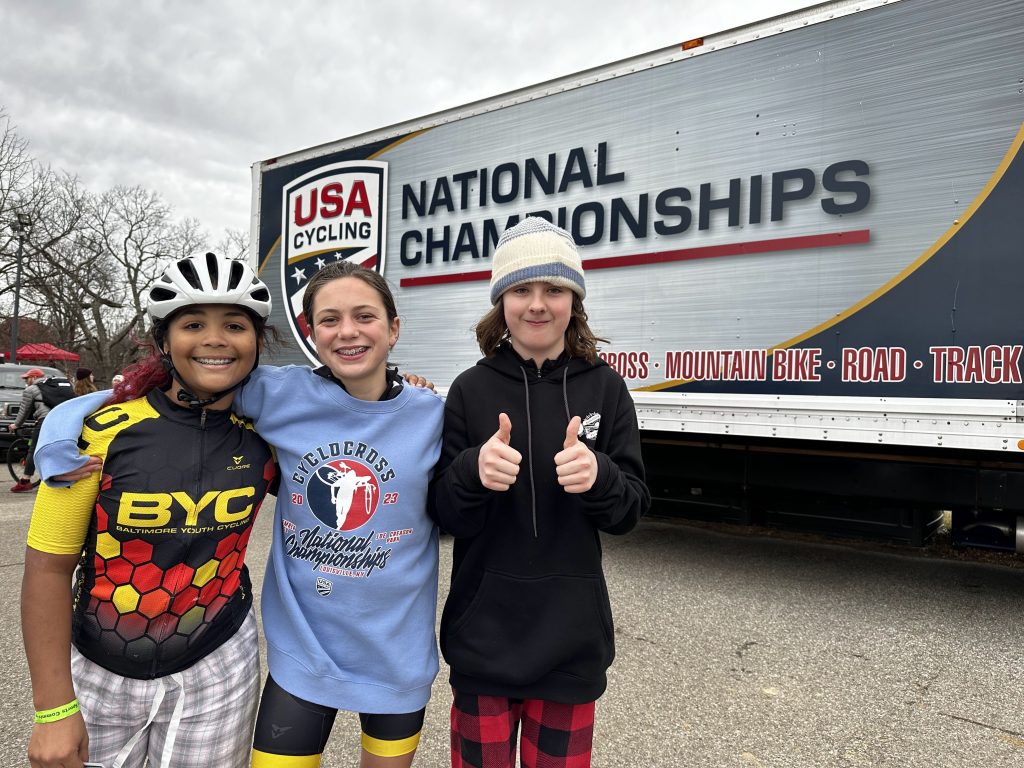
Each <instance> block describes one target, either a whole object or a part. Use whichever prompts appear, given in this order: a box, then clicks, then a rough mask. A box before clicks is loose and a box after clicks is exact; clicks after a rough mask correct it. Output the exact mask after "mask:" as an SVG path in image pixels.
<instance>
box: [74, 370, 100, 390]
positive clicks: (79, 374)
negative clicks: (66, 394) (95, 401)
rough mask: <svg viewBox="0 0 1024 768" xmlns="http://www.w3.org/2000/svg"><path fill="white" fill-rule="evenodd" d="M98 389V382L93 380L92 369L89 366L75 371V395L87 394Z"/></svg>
mask: <svg viewBox="0 0 1024 768" xmlns="http://www.w3.org/2000/svg"><path fill="white" fill-rule="evenodd" d="M95 391H96V383H95V381H94V380H93V376H92V371H91V370H90V369H88V368H79V369H78V370H76V371H75V395H76V396H78V395H85V394H88V393H89V392H95Z"/></svg>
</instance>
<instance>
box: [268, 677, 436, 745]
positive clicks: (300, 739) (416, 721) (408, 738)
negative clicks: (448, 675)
mask: <svg viewBox="0 0 1024 768" xmlns="http://www.w3.org/2000/svg"><path fill="white" fill-rule="evenodd" d="M337 714H338V710H337V709H334V708H333V707H325V706H323V705H322V704H314V703H313V702H311V701H306V700H305V699H300V698H299V697H298V696H293V695H292V694H290V693H288V691H286V690H285V689H284V688H282V687H281V686H280V685H278V684H277V683H276V682H274V679H273V678H272V677H271V676H270V675H267V683H266V685H265V686H264V687H263V697H262V698H261V699H260V711H259V715H258V716H257V718H256V733H255V737H254V740H253V750H255V751H258V752H263V753H266V754H268V755H289V756H298V755H319V754H322V753H323V751H324V748H325V747H326V746H327V739H328V738H330V735H331V728H333V727H334V718H335V716H336V715H337ZM425 714H426V709H425V708H424V709H421V710H419V711H418V712H409V713H407V714H400V715H393V714H367V713H362V712H361V713H360V714H359V723H360V726H361V727H362V731H363V739H362V744H363V748H364V749H366V751H367V752H370V753H371V754H375V755H382V756H385V757H391V756H394V755H403V754H408V753H409V752H412V751H413V750H414V749H416V746H417V745H418V743H419V734H420V731H421V730H423V718H424V715H425Z"/></svg>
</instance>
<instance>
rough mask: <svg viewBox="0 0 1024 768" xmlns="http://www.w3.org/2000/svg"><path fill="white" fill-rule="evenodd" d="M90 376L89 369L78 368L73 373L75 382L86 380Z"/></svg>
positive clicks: (90, 371)
mask: <svg viewBox="0 0 1024 768" xmlns="http://www.w3.org/2000/svg"><path fill="white" fill-rule="evenodd" d="M90 376H92V370H91V369H89V368H79V369H78V370H77V371H75V381H81V380H82V379H88V378H89V377H90Z"/></svg>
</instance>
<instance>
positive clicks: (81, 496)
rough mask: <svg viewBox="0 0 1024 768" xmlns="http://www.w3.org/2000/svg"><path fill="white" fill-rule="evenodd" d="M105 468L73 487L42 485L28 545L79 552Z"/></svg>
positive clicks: (55, 552)
mask: <svg viewBox="0 0 1024 768" xmlns="http://www.w3.org/2000/svg"><path fill="white" fill-rule="evenodd" d="M101 474H102V472H94V473H93V474H91V475H89V477H87V478H85V479H84V480H79V481H78V482H77V483H74V484H73V485H72V486H71V487H70V488H51V487H50V486H48V485H47V484H46V483H43V484H42V485H40V486H39V493H38V494H36V503H35V506H33V507H32V522H31V523H29V527H28V545H29V546H30V547H32V549H35V550H38V551H40V552H48V553H49V554H51V555H77V554H78V553H79V552H81V551H82V546H83V545H84V544H85V536H86V533H87V532H88V530H89V521H90V520H92V514H93V510H94V509H95V506H96V496H97V494H98V493H99V490H100V476H101Z"/></svg>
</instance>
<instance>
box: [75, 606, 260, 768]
mask: <svg viewBox="0 0 1024 768" xmlns="http://www.w3.org/2000/svg"><path fill="white" fill-rule="evenodd" d="M71 676H72V679H73V680H74V683H75V693H76V694H77V695H78V701H79V704H81V707H82V716H83V717H84V718H85V727H86V730H87V731H88V733H89V759H90V760H91V761H93V762H96V763H101V764H102V765H103V766H104V767H105V768H142V765H143V763H145V761H146V760H147V758H148V760H149V762H148V765H149V766H150V768H195V766H216V768H246V766H248V765H249V752H250V744H252V728H253V722H254V721H255V719H256V704H257V703H258V701H259V694H260V657H259V643H258V640H257V634H256V617H255V615H254V614H253V612H252V611H249V615H248V616H246V617H245V621H244V622H243V623H242V626H241V627H239V628H238V631H237V632H236V633H235V634H234V636H232V637H231V639H229V640H228V641H227V642H225V643H224V644H223V645H222V646H220V647H219V648H217V650H215V651H214V652H213V653H211V654H210V655H209V656H205V657H204V658H202V659H200V660H199V661H197V662H196V663H195V664H193V665H192V666H191V667H189V668H188V669H185V670H182V671H181V672H176V673H175V674H173V675H167V676H166V677H158V678H156V679H154V680H136V679H134V678H131V677H122V676H121V675H118V674H115V673H114V672H111V671H109V670H107V669H104V668H103V667H101V666H99V665H98V664H95V663H93V662H91V661H89V660H88V659H87V658H85V657H84V656H82V654H80V653H79V652H78V651H77V650H75V648H74V647H72V649H71ZM129 745H131V746H129Z"/></svg>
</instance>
